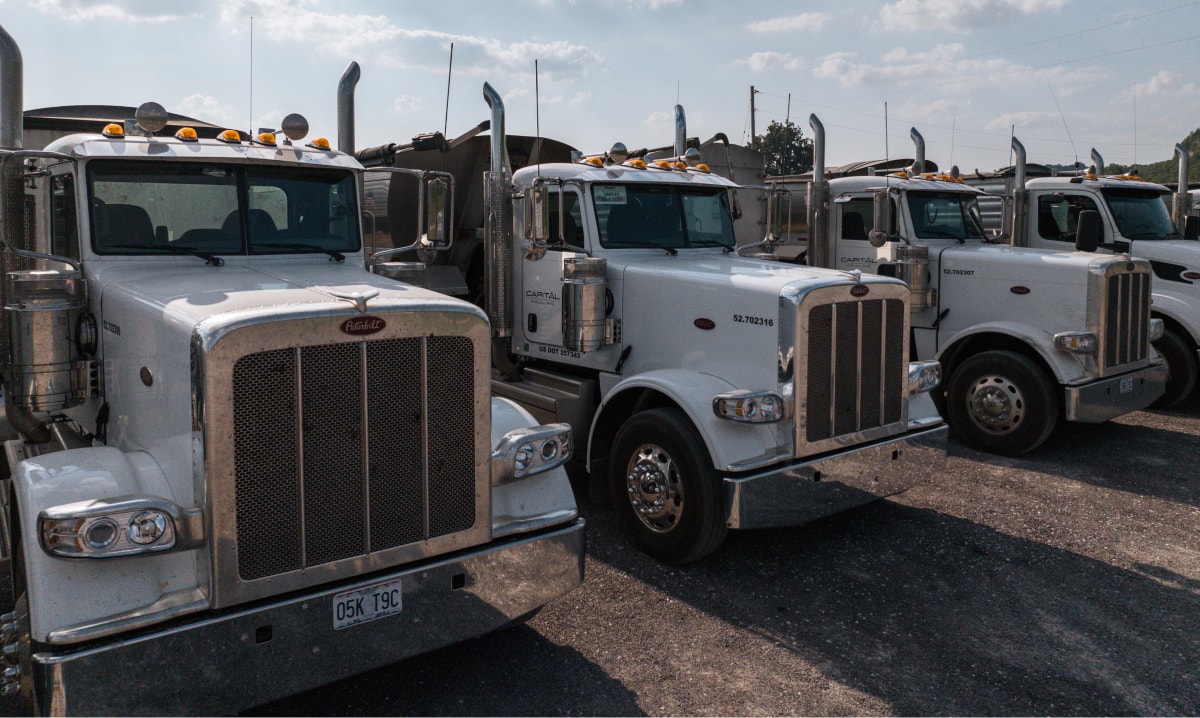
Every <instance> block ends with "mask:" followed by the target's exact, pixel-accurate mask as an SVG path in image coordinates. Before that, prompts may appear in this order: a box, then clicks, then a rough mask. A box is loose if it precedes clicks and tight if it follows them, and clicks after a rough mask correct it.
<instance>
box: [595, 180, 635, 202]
mask: <svg viewBox="0 0 1200 718" xmlns="http://www.w3.org/2000/svg"><path fill="white" fill-rule="evenodd" d="M592 197H593V198H595V200H596V204H626V203H627V201H626V199H625V187H624V186H623V185H593V186H592Z"/></svg>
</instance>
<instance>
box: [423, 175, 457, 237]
mask: <svg viewBox="0 0 1200 718" xmlns="http://www.w3.org/2000/svg"><path fill="white" fill-rule="evenodd" d="M421 191H422V192H423V193H424V195H425V198H424V205H425V236H426V237H427V238H428V240H429V243H430V244H431V245H433V247H434V248H435V249H446V248H448V247H449V246H450V243H451V241H452V238H451V236H450V232H451V229H450V213H451V212H453V209H454V188H453V186H452V185H451V183H450V179H449V178H447V177H445V176H441V175H430V176H426V177H425V178H423V179H422V180H421Z"/></svg>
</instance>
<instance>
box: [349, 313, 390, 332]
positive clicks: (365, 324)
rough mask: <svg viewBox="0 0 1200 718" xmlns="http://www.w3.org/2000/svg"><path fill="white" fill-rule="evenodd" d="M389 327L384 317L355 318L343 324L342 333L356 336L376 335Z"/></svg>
mask: <svg viewBox="0 0 1200 718" xmlns="http://www.w3.org/2000/svg"><path fill="white" fill-rule="evenodd" d="M386 326H387V322H385V321H383V317H354V318H353V319H347V320H346V321H344V322H342V331H343V332H345V333H346V334H353V335H354V336H362V335H364V334H374V333H375V332H378V331H380V330H382V329H383V328H384V327H386Z"/></svg>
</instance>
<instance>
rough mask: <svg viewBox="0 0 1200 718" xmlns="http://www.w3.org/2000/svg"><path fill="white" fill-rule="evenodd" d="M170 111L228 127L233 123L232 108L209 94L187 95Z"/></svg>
mask: <svg viewBox="0 0 1200 718" xmlns="http://www.w3.org/2000/svg"><path fill="white" fill-rule="evenodd" d="M171 111H172V112H177V113H179V114H181V115H185V116H187V117H191V118H192V119H196V120H201V121H203V122H210V123H212V124H214V125H222V126H224V127H229V126H231V125H233V124H234V117H233V110H232V108H230V107H229V106H228V105H223V104H221V102H220V101H219V100H217V99H216V98H215V97H210V96H209V95H188V96H187V97H185V98H183V99H182V100H180V101H179V102H178V103H176V105H175V107H173V108H171ZM242 120H245V117H243V118H242Z"/></svg>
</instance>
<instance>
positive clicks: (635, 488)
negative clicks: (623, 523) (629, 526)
mask: <svg viewBox="0 0 1200 718" xmlns="http://www.w3.org/2000/svg"><path fill="white" fill-rule="evenodd" d="M625 488H626V491H627V492H628V496H629V503H630V505H631V506H632V507H633V515H634V516H637V517H638V520H639V521H641V522H642V524H643V525H644V526H645V527H646V528H648V529H650V530H651V531H654V532H655V533H666V532H668V531H670V530H671V529H673V528H675V527H676V526H677V525H679V517H680V514H681V513H682V511H683V487H682V485H681V483H680V478H679V467H678V465H677V464H676V463H675V460H674V459H673V458H671V455H670V454H669V453H667V451H666V450H665V449H663V448H662V447H661V446H658V445H656V444H642V445H641V446H639V447H638V448H637V451H635V452H634V453H633V457H632V458H631V459H630V461H629V468H628V470H627V471H626V472H625Z"/></svg>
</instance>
